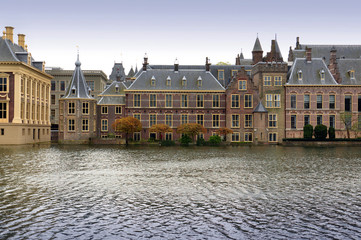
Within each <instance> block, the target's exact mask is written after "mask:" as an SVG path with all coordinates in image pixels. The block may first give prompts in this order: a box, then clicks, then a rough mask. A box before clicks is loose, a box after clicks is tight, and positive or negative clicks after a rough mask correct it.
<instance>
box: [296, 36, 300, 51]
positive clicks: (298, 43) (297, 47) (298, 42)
mask: <svg viewBox="0 0 361 240" xmlns="http://www.w3.org/2000/svg"><path fill="white" fill-rule="evenodd" d="M296 49H301V48H300V37H297V38H296Z"/></svg>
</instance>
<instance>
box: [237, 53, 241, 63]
mask: <svg viewBox="0 0 361 240" xmlns="http://www.w3.org/2000/svg"><path fill="white" fill-rule="evenodd" d="M236 65H241V60H240V57H239V54H237V57H236Z"/></svg>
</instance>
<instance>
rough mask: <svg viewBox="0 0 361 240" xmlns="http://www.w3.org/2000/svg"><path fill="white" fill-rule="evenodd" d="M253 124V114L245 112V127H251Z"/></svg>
mask: <svg viewBox="0 0 361 240" xmlns="http://www.w3.org/2000/svg"><path fill="white" fill-rule="evenodd" d="M252 125H253V120H252V115H251V114H245V115H244V127H245V128H251V127H252Z"/></svg>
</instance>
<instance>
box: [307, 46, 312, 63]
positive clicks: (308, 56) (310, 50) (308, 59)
mask: <svg viewBox="0 0 361 240" xmlns="http://www.w3.org/2000/svg"><path fill="white" fill-rule="evenodd" d="M306 60H307V62H311V61H312V48H308V47H306Z"/></svg>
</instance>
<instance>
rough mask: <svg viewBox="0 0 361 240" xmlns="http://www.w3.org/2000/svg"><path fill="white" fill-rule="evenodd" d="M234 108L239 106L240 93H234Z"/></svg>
mask: <svg viewBox="0 0 361 240" xmlns="http://www.w3.org/2000/svg"><path fill="white" fill-rule="evenodd" d="M231 97H232V108H239V95H237V94H232V96H231Z"/></svg>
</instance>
